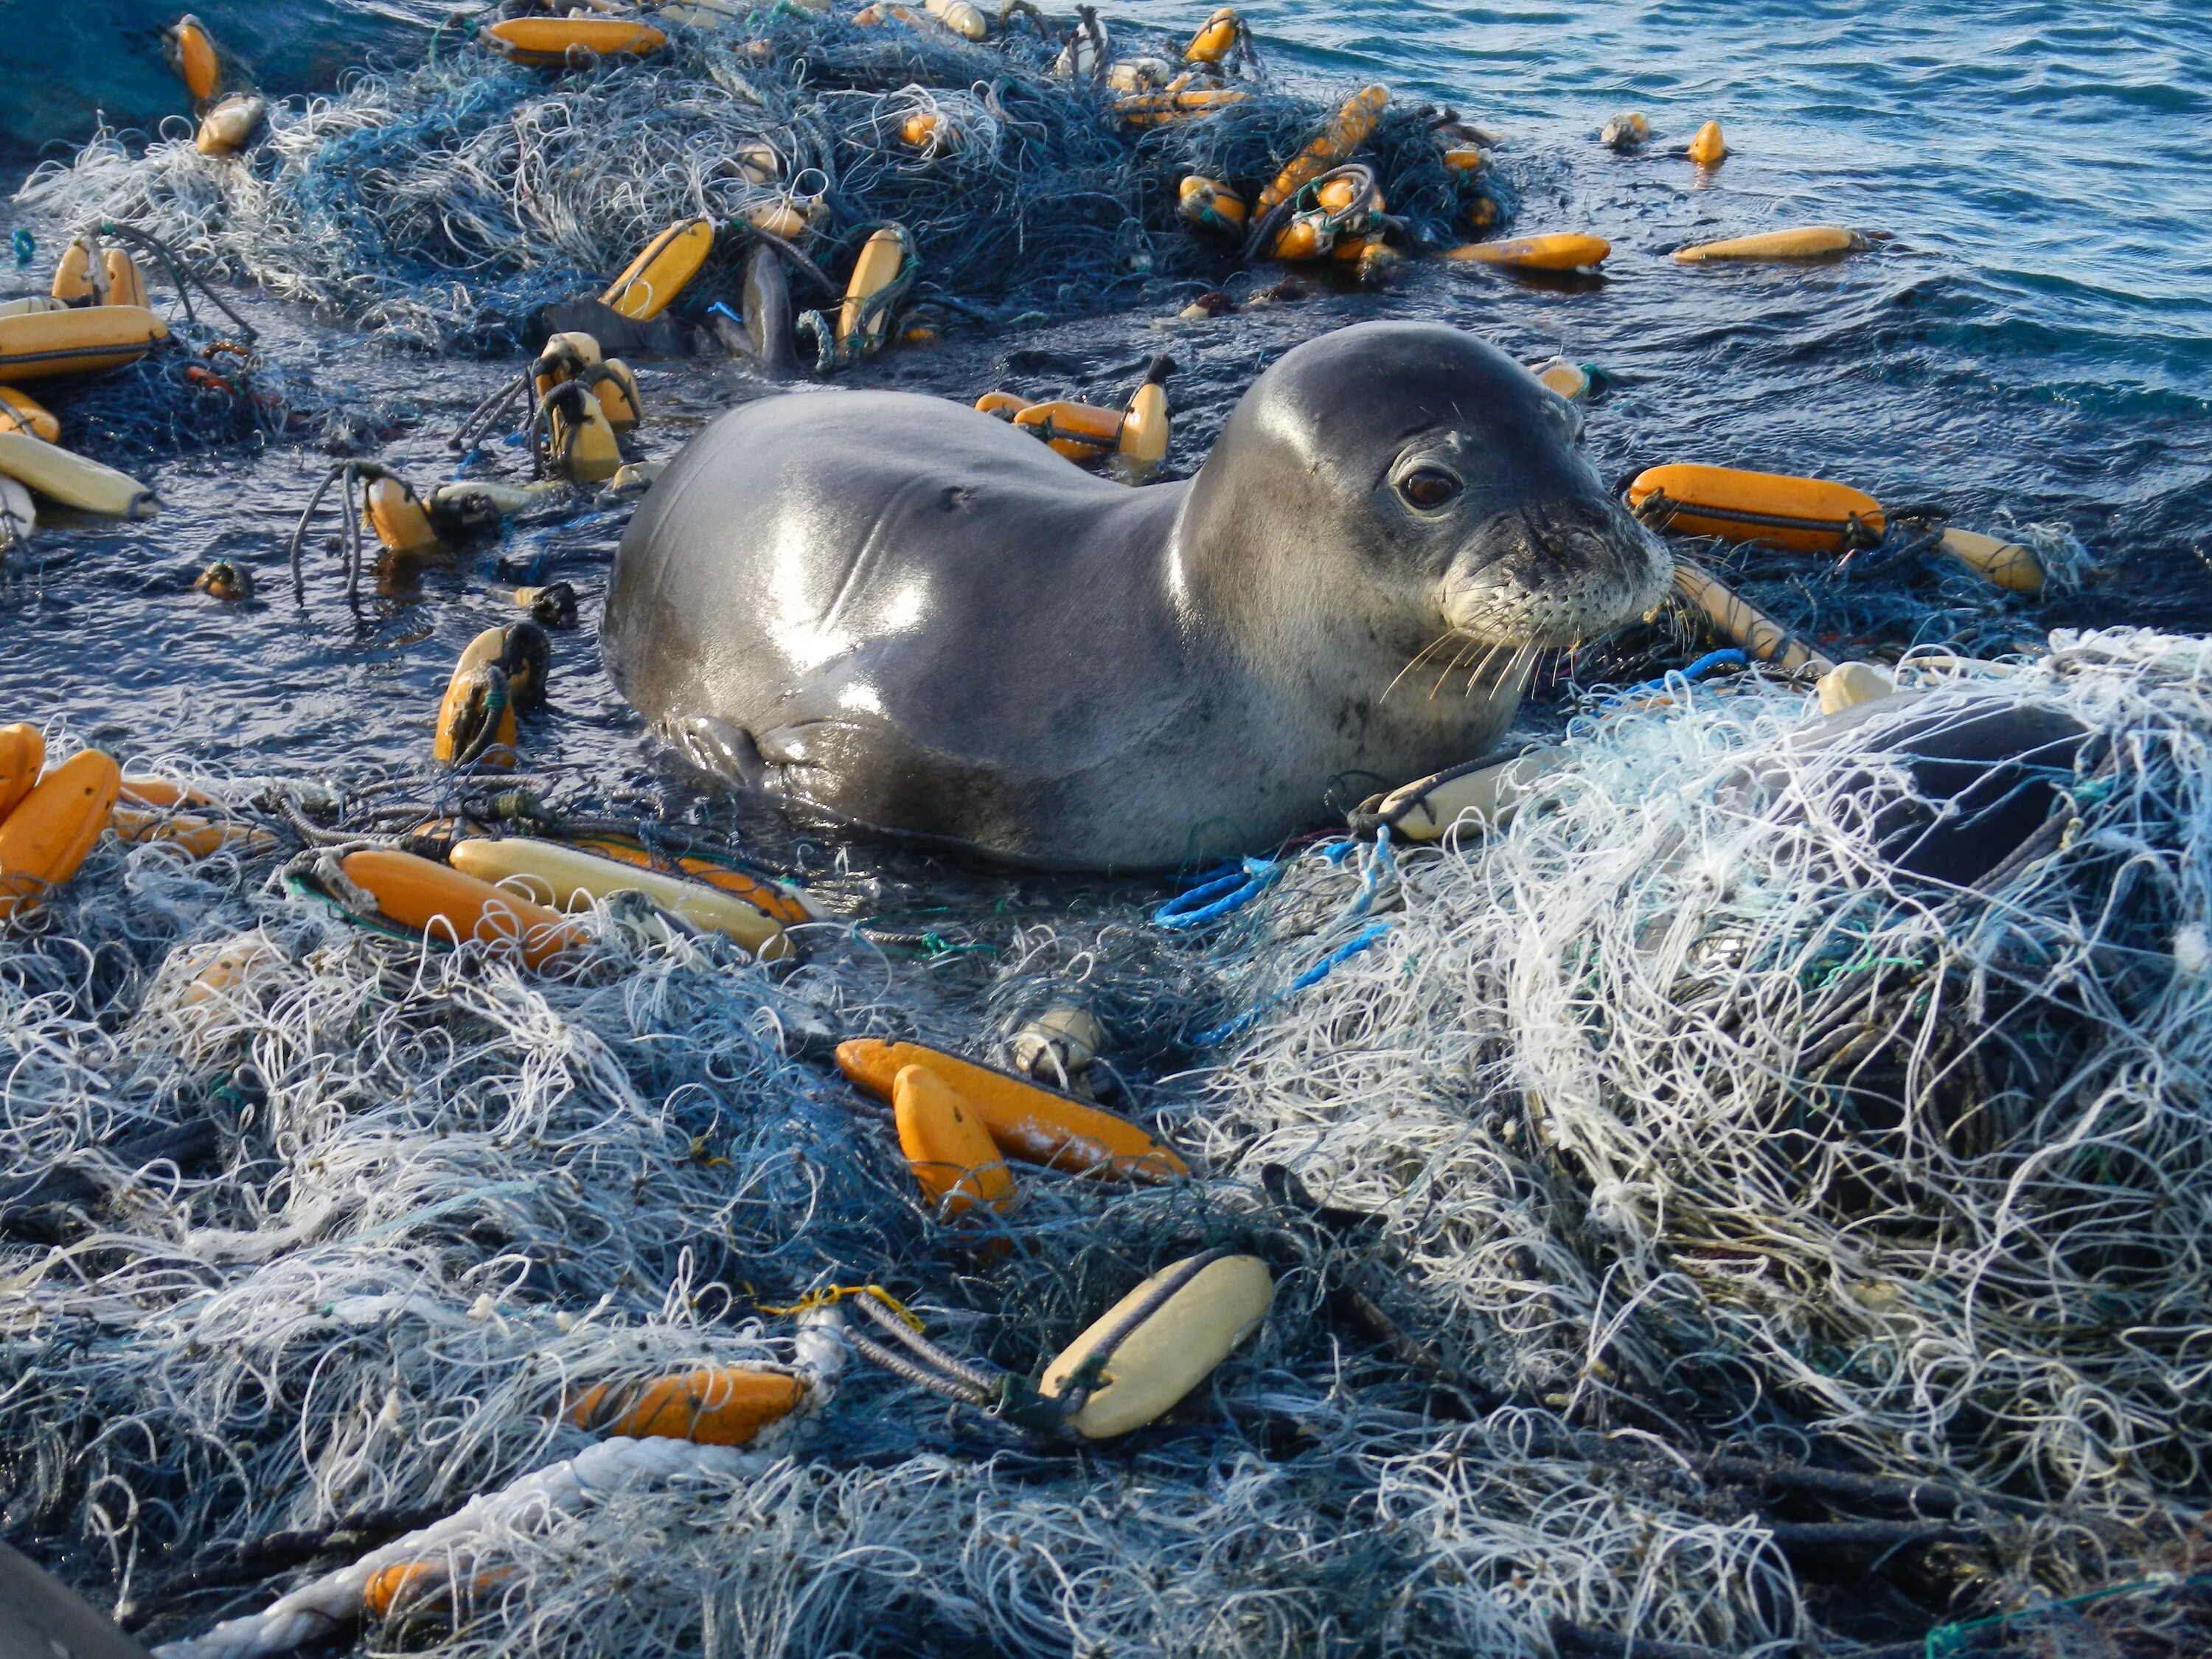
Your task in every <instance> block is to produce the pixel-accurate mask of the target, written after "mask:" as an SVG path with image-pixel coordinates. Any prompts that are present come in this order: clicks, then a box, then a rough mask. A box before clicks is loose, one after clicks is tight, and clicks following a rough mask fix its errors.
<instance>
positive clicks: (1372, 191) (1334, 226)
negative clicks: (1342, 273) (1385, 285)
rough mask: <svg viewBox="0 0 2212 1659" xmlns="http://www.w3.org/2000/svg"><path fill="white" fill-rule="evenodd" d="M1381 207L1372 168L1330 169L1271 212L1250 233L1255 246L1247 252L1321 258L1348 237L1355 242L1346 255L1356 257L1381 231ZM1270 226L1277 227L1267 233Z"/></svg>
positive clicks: (1286, 257) (1352, 165) (1355, 165)
mask: <svg viewBox="0 0 2212 1659" xmlns="http://www.w3.org/2000/svg"><path fill="white" fill-rule="evenodd" d="M1383 206H1384V203H1383V191H1382V188H1381V186H1380V185H1378V184H1377V183H1376V178H1375V170H1374V169H1373V168H1372V167H1364V166H1362V165H1361V164H1359V163H1358V162H1348V163H1346V165H1344V166H1342V167H1333V168H1331V169H1330V170H1329V171H1328V172H1327V173H1322V174H1321V175H1320V176H1319V177H1317V178H1316V179H1310V180H1309V181H1308V182H1307V183H1305V184H1304V185H1300V186H1299V187H1298V189H1297V191H1296V193H1295V194H1293V195H1292V196H1291V197H1288V198H1286V199H1285V200H1284V201H1283V202H1281V203H1279V204H1277V205H1276V206H1275V207H1274V208H1273V210H1270V211H1269V213H1268V215H1267V217H1265V218H1263V219H1262V220H1261V222H1260V225H1259V227H1258V228H1256V229H1255V231H1254V232H1253V234H1252V242H1253V244H1255V246H1251V247H1248V249H1247V252H1248V253H1253V252H1261V251H1264V252H1265V253H1266V255H1267V258H1273V259H1284V260H1300V259H1319V258H1327V257H1328V256H1329V255H1331V254H1333V253H1334V252H1335V251H1336V248H1337V246H1338V244H1339V243H1340V242H1341V241H1346V240H1350V241H1351V242H1352V243H1353V244H1354V246H1353V247H1352V252H1351V253H1350V255H1349V256H1348V257H1349V258H1358V257H1359V255H1360V254H1361V253H1363V252H1364V251H1365V248H1366V246H1367V243H1368V242H1369V240H1370V239H1372V237H1373V236H1374V234H1375V233H1376V232H1377V231H1378V230H1379V229H1380V228H1381V224H1382V216H1383ZM1274 227H1279V228H1274ZM1271 228H1274V229H1273V234H1272V235H1271V234H1270V230H1271ZM1259 245H1264V249H1263V248H1262V246H1259Z"/></svg>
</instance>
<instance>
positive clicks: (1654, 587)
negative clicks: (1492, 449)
mask: <svg viewBox="0 0 2212 1659" xmlns="http://www.w3.org/2000/svg"><path fill="white" fill-rule="evenodd" d="M1673 569H1674V560H1673V558H1672V556H1670V555H1669V554H1668V551H1667V550H1666V548H1665V547H1664V546H1663V545H1662V544H1661V543H1660V541H1659V539H1658V538H1657V537H1656V536H1654V535H1652V534H1651V532H1649V531H1648V530H1646V529H1644V526H1642V525H1639V524H1638V523H1637V522H1636V520H1633V519H1632V518H1631V517H1629V515H1628V514H1627V513H1625V512H1623V511H1622V510H1621V509H1620V507H1616V506H1614V505H1613V503H1612V502H1611V501H1602V500H1600V501H1590V500H1587V499H1569V500H1565V501H1545V502H1539V503H1535V504H1533V505H1529V506H1524V507H1515V508H1513V509H1511V510H1510V511H1508V512H1504V513H1497V514H1495V515H1494V516H1492V517H1491V518H1489V519H1486V520H1484V521H1483V522H1482V524H1481V525H1480V526H1478V527H1477V528H1476V530H1475V532H1474V535H1473V536H1472V537H1470V538H1468V542H1467V544H1466V545H1465V546H1464V547H1462V549H1461V550H1460V551H1459V553H1458V555H1457V556H1455V558H1454V559H1453V561H1452V565H1451V568H1450V570H1449V573H1448V574H1446V576H1445V578H1444V585H1443V612H1444V620H1445V621H1446V623H1449V626H1450V627H1451V628H1452V629H1453V630H1454V631H1455V633H1458V634H1461V635H1464V636H1466V637H1467V638H1468V639H1469V640H1472V641H1478V642H1480V644H1482V645H1484V646H1496V647H1505V648H1507V649H1510V650H1516V651H1517V650H1519V649H1521V648H1522V647H1528V648H1530V649H1545V648H1550V647H1562V646H1570V645H1575V644H1577V643H1580V642H1583V641H1588V640H1591V639H1594V638H1595V637H1597V636H1598V635H1604V634H1608V633H1610V632H1612V631H1613V629H1616V628H1619V627H1620V626H1622V625H1623V624H1624V623H1629V622H1632V621H1634V620H1635V619H1636V618H1637V617H1640V616H1643V615H1644V613H1645V612H1647V611H1650V610H1651V609H1652V608H1653V607H1654V606H1656V605H1657V604H1658V603H1659V601H1660V600H1661V599H1662V598H1663V597H1664V596H1665V594H1666V591H1667V583H1668V578H1669V576H1670V574H1671V573H1672V571H1673Z"/></svg>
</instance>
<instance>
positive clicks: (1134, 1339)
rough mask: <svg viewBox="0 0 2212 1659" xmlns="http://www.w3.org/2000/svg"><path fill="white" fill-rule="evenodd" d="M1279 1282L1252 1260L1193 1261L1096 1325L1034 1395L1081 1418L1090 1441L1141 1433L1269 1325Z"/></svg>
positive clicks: (1156, 1279)
mask: <svg viewBox="0 0 2212 1659" xmlns="http://www.w3.org/2000/svg"><path fill="white" fill-rule="evenodd" d="M1274 1294H1275V1281H1274V1277H1273V1274H1272V1273H1269V1272H1268V1271H1267V1263H1266V1262H1264V1261H1261V1260H1260V1258H1259V1257H1257V1256H1253V1255H1206V1256H1194V1257H1190V1258H1188V1259H1187V1260H1185V1261H1178V1262H1176V1264H1175V1265H1174V1266H1172V1267H1167V1268H1164V1269H1163V1270H1162V1271H1161V1272H1159V1273H1155V1274H1153V1275H1152V1277H1151V1278H1149V1279H1146V1280H1145V1282H1144V1283H1143V1284H1141V1285H1138V1286H1137V1288H1136V1289H1135V1290H1133V1291H1130V1292H1129V1294H1128V1295H1127V1296H1125V1297H1122V1298H1121V1300H1120V1301H1119V1302H1117V1303H1115V1304H1114V1305H1113V1306H1112V1307H1111V1308H1109V1309H1108V1310H1106V1311H1105V1313H1103V1315H1101V1316H1099V1317H1098V1318H1097V1320H1096V1321H1094V1322H1092V1323H1091V1326H1090V1328H1088V1329H1086V1330H1085V1332H1084V1333H1083V1334H1081V1335H1080V1336H1079V1337H1077V1338H1076V1339H1075V1340H1074V1341H1073V1342H1071V1343H1070V1344H1068V1346H1066V1348H1065V1349H1063V1350H1062V1351H1061V1352H1060V1355H1059V1356H1058V1357H1057V1358H1054V1360H1053V1362H1052V1363H1051V1364H1049V1365H1047V1366H1046V1367H1045V1370H1044V1376H1042V1378H1041V1379H1040V1380H1039V1382H1038V1384H1037V1391H1038V1393H1039V1394H1041V1395H1043V1397H1044V1398H1045V1399H1047V1400H1056V1401H1069V1402H1071V1403H1072V1401H1073V1399H1074V1398H1075V1396H1076V1395H1077V1394H1078V1392H1079V1391H1080V1393H1081V1395H1082V1396H1083V1399H1082V1404H1081V1407H1080V1408H1079V1409H1078V1410H1076V1411H1075V1412H1074V1413H1072V1414H1071V1415H1069V1416H1068V1417H1067V1418H1066V1426H1067V1427H1068V1428H1070V1429H1072V1430H1073V1431H1075V1432H1076V1433H1077V1434H1079V1435H1081V1436H1083V1437H1085V1439H1087V1440H1103V1439H1106V1438H1109V1437H1112V1436H1115V1435H1121V1434H1127V1433H1128V1432H1129V1431H1131V1430H1133V1429H1139V1428H1142V1427H1143V1426H1144V1425H1146V1424H1147V1423H1150V1422H1152V1421H1154V1420H1155V1419H1158V1418H1159V1417H1160V1416H1162V1415H1163V1414H1164V1413H1167V1412H1169V1411H1170V1410H1172V1409H1173V1408H1174V1407H1176V1404H1178V1403H1179V1402H1180V1401H1182V1400H1183V1399H1184V1397H1185V1396H1187V1395H1188V1394H1189V1393H1190V1392H1191V1390H1192V1389H1195V1388H1196V1387H1198V1385H1199V1384H1200V1383H1203V1382H1204V1381H1205V1380H1206V1378H1207V1377H1208V1376H1212V1373H1213V1371H1214V1370H1215V1369H1216V1368H1217V1367H1218V1366H1219V1364H1221V1362H1222V1361H1223V1360H1225V1359H1226V1358H1229V1356H1230V1355H1231V1353H1233V1352H1235V1351H1236V1350H1237V1346H1239V1345H1240V1344H1241V1343H1243V1341H1244V1340H1245V1339H1246V1338H1248V1337H1249V1336H1250V1335H1251V1334H1252V1333H1253V1332H1255V1331H1256V1330H1258V1329H1259V1328H1260V1326H1261V1322H1264V1321H1265V1320H1266V1318H1267V1309H1268V1307H1269V1305H1270V1304H1272V1303H1273V1299H1274Z"/></svg>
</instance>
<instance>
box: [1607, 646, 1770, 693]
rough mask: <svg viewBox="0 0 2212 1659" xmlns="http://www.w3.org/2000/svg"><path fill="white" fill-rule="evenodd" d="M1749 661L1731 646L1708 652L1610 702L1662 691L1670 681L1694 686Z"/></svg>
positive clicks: (1634, 686) (1632, 688) (1743, 665)
mask: <svg viewBox="0 0 2212 1659" xmlns="http://www.w3.org/2000/svg"><path fill="white" fill-rule="evenodd" d="M1750 661H1751V659H1750V658H1748V657H1747V656H1745V655H1744V653H1742V652H1741V651H1739V650H1737V649H1736V648H1735V647H1734V646H1732V645H1731V646H1729V647H1726V648H1725V649H1723V650H1719V651H1708V652H1706V653H1705V655H1704V656H1702V657H1700V658H1699V659H1697V661H1695V662H1693V663H1692V664H1691V665H1689V666H1688V667H1686V668H1671V669H1669V670H1668V671H1667V672H1665V673H1663V674H1662V675H1661V676H1660V677H1659V678H1657V679H1656V680H1645V681H1644V683H1643V684H1640V685H1632V686H1630V687H1629V688H1628V689H1627V690H1626V691H1622V692H1620V693H1619V694H1617V695H1616V696H1613V698H1611V699H1610V701H1612V702H1622V701H1624V700H1626V699H1627V698H1629V697H1641V696H1648V695H1649V694H1650V693H1651V692H1654V691H1664V690H1666V689H1667V684H1668V681H1670V680H1675V679H1681V680H1686V681H1688V682H1689V683H1690V684H1692V685H1695V684H1697V683H1698V682H1699V680H1702V679H1707V678H1711V676H1712V675H1714V674H1716V673H1717V672H1718V671H1720V670H1722V669H1723V668H1742V667H1745V666H1747V665H1749V663H1750Z"/></svg>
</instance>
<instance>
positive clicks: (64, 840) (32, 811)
mask: <svg viewBox="0 0 2212 1659" xmlns="http://www.w3.org/2000/svg"><path fill="white" fill-rule="evenodd" d="M122 786H123V773H122V770H121V769H120V768H118V766H117V765H116V764H115V763H114V761H113V760H112V759H111V758H110V757H107V756H106V755H103V754H102V753H100V750H97V749H88V750H84V751H83V752H82V754H76V755H72V756H70V757H69V759H67V760H65V761H64V762H63V763H61V764H60V765H59V766H57V767H56V768H54V769H53V770H52V771H51V772H49V773H47V774H46V775H45V776H44V777H42V778H40V780H39V781H38V782H37V783H36V784H34V785H33V787H32V788H31V790H30V792H29V793H27V794H26V795H24V796H23V797H22V799H21V800H20V801H19V802H18V803H17V804H16V805H15V807H14V808H13V809H12V810H11V811H9V814H8V816H7V818H6V820H5V821H4V822H0V921H6V920H7V919H8V918H9V916H11V915H14V914H15V910H16V908H18V907H19V906H21V905H22V904H24V903H26V902H29V901H31V900H33V899H35V898H37V897H38V896H40V895H41V894H43V893H45V892H46V891H47V890H49V889H52V888H55V887H59V886H61V885H63V884H64V883H66V882H67V881H68V880H69V879H70V877H72V876H74V875H76V872H77V869H78V867H79V866H81V865H82V864H83V862H84V860H85V858H86V856H87V855H88V854H90V853H91V851H92V848H93V845H94V842H98V841H99V839H100V834H101V832H102V831H104V830H105V829H106V828H107V824H108V818H109V817H110V815H111V814H112V812H113V811H114V810H115V797H116V795H117V793H118V791H119V790H120V789H121V788H122Z"/></svg>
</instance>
